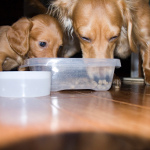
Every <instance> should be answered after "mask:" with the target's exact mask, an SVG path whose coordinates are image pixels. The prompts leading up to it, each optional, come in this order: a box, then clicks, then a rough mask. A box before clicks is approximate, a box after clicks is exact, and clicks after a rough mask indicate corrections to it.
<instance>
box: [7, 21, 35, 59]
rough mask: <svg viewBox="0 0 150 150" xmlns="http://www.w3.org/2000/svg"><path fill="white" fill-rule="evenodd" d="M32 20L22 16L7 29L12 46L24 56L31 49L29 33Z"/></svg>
mask: <svg viewBox="0 0 150 150" xmlns="http://www.w3.org/2000/svg"><path fill="white" fill-rule="evenodd" d="M31 28H32V22H31V21H30V20H28V19H27V18H21V19H19V20H18V21H17V22H15V23H14V24H13V25H12V26H11V28H10V29H9V30H8V31H7V39H8V42H9V44H10V47H11V48H12V49H13V50H14V51H15V52H16V53H17V54H18V55H20V56H24V55H25V54H26V53H27V52H28V50H29V33H30V30H31Z"/></svg>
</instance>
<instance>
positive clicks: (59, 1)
mask: <svg viewBox="0 0 150 150" xmlns="http://www.w3.org/2000/svg"><path fill="white" fill-rule="evenodd" d="M77 1H78V0H55V1H52V2H51V4H50V5H49V9H48V13H49V14H50V15H52V16H54V17H56V18H57V19H58V20H59V21H60V22H61V24H62V25H63V26H64V29H67V30H68V29H69V30H71V29H72V18H71V17H72V13H73V10H74V7H75V6H76V4H77Z"/></svg>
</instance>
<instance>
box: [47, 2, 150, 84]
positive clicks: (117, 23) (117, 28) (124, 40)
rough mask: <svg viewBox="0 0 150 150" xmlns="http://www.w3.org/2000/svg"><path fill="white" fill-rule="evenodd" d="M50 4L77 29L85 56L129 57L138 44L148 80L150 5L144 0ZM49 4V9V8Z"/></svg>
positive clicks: (64, 21)
mask: <svg viewBox="0 0 150 150" xmlns="http://www.w3.org/2000/svg"><path fill="white" fill-rule="evenodd" d="M50 8H52V9H53V11H50V13H51V14H56V15H57V16H58V18H59V20H60V22H61V23H62V24H63V25H64V28H65V29H66V30H68V31H73V30H74V32H75V33H76V35H77V36H78V38H79V40H80V45H81V49H82V53H83V57H84V58H113V57H114V54H115V55H117V56H119V57H121V58H126V57H128V56H129V55H130V54H131V52H137V51H138V48H139V49H140V52H141V54H142V58H143V71H144V75H145V82H146V83H147V84H150V54H149V53H150V7H149V5H148V3H147V1H146V0H55V1H53V2H52V5H51V6H50ZM50 8H49V10H51V9H50Z"/></svg>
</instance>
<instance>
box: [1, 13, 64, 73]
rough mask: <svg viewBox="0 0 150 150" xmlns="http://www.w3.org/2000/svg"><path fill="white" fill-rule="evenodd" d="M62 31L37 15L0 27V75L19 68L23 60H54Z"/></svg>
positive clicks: (51, 19) (45, 18) (51, 20)
mask: <svg viewBox="0 0 150 150" xmlns="http://www.w3.org/2000/svg"><path fill="white" fill-rule="evenodd" d="M62 40H63V31H62V29H61V26H60V24H59V23H58V21H57V20H56V19H54V18H53V17H51V16H49V15H46V14H41V15H37V16H34V17H33V18H31V19H27V18H21V19H19V20H18V21H17V22H15V23H14V24H13V25H12V26H1V27H0V43H1V48H0V71H2V70H11V69H13V68H15V67H18V66H20V65H21V64H22V63H23V61H24V59H26V58H34V57H57V51H58V50H59V48H60V46H61V45H62V43H63V42H62Z"/></svg>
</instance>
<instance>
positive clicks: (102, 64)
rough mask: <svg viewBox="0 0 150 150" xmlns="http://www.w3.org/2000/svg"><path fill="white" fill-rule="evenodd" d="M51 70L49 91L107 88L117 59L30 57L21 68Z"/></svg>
mask: <svg viewBox="0 0 150 150" xmlns="http://www.w3.org/2000/svg"><path fill="white" fill-rule="evenodd" d="M24 67H29V69H30V70H32V71H51V72H52V81H51V84H52V85H51V91H61V90H79V89H91V90H96V91H106V90H109V89H110V87H111V85H112V79H113V75H114V70H115V67H121V64H120V60H119V59H95V58H31V59H27V60H26V61H25V63H24V65H23V66H21V68H24Z"/></svg>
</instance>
